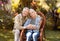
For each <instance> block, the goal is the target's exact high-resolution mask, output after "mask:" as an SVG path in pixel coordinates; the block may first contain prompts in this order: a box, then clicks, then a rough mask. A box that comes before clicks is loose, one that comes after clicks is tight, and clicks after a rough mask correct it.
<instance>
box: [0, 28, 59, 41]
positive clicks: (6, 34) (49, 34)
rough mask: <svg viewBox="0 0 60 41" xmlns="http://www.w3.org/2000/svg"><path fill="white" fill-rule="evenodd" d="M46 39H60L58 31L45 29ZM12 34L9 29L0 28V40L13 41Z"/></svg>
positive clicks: (49, 40)
mask: <svg viewBox="0 0 60 41" xmlns="http://www.w3.org/2000/svg"><path fill="white" fill-rule="evenodd" d="M45 35H46V41H60V31H52V30H46V31H45ZM13 38H14V35H13V33H12V32H11V31H9V30H2V29H0V41H14V39H13Z"/></svg>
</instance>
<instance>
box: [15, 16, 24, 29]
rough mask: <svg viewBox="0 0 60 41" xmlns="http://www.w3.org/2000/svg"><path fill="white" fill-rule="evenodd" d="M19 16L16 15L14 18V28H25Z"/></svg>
mask: <svg viewBox="0 0 60 41" xmlns="http://www.w3.org/2000/svg"><path fill="white" fill-rule="evenodd" d="M21 18H22V17H21V16H19V15H17V16H16V17H15V20H14V29H19V30H21V29H25V28H24V27H23V26H22V20H21Z"/></svg>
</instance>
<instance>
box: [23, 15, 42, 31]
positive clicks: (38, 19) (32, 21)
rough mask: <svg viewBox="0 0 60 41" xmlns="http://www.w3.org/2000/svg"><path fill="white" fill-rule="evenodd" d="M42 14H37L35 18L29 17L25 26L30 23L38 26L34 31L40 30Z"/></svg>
mask: <svg viewBox="0 0 60 41" xmlns="http://www.w3.org/2000/svg"><path fill="white" fill-rule="evenodd" d="M41 19H42V18H41V16H39V15H37V16H36V18H35V19H32V18H29V19H27V21H26V22H25V24H24V26H27V25H29V24H32V25H35V26H36V28H37V29H36V30H33V32H39V28H40V20H41ZM27 31H28V32H32V30H27Z"/></svg>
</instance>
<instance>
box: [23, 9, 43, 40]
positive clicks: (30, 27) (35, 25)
mask: <svg viewBox="0 0 60 41" xmlns="http://www.w3.org/2000/svg"><path fill="white" fill-rule="evenodd" d="M29 13H30V18H29V19H27V21H26V22H25V24H24V26H25V27H27V33H26V37H27V39H26V41H31V39H33V41H37V38H38V36H39V28H40V25H41V23H42V17H41V16H39V15H37V13H36V11H35V10H33V9H30V12H29Z"/></svg>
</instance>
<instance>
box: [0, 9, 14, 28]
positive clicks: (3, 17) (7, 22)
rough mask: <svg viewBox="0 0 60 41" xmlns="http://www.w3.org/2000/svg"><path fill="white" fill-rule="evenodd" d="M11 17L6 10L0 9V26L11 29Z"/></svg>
mask: <svg viewBox="0 0 60 41" xmlns="http://www.w3.org/2000/svg"><path fill="white" fill-rule="evenodd" d="M12 26H13V17H12V16H11V15H10V14H8V13H7V12H6V11H2V10H0V28H4V29H5V28H6V29H12Z"/></svg>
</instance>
